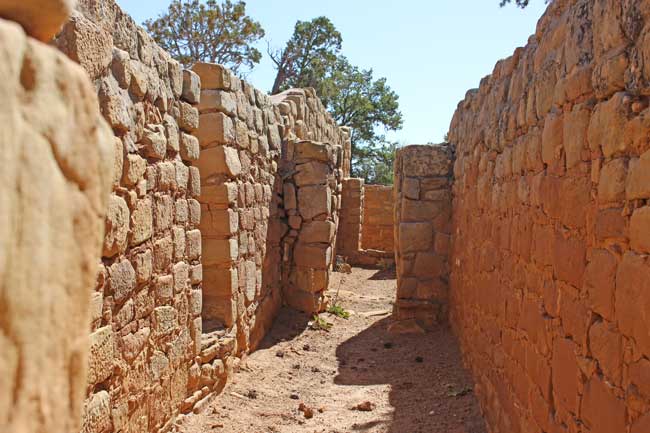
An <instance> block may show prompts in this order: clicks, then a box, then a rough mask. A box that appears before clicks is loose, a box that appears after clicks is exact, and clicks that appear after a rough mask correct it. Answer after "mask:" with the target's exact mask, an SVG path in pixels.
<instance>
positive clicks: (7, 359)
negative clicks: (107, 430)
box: [0, 2, 113, 433]
mask: <svg viewBox="0 0 650 433" xmlns="http://www.w3.org/2000/svg"><path fill="white" fill-rule="evenodd" d="M69 3H70V2H65V4H61V3H60V2H58V4H57V2H43V4H41V3H39V4H36V3H35V2H22V3H21V4H17V3H15V2H4V3H2V4H0V16H3V17H10V18H12V19H15V20H18V21H19V22H20V24H21V25H23V26H24V28H25V29H26V31H27V32H28V34H29V35H31V36H33V37H38V38H39V39H42V40H44V41H46V40H49V39H51V37H52V36H53V35H54V33H55V32H56V31H57V30H58V29H59V27H60V26H61V24H62V23H63V21H64V20H65V18H66V17H67V14H68V12H69V10H68V9H67V6H69ZM0 52H1V53H2V62H1V63H0V76H1V77H2V80H0V96H1V98H2V102H3V103H2V105H1V106H0V125H2V128H1V132H0V165H1V166H2V168H0V426H1V428H0V430H2V431H3V432H7V433H11V432H37V431H38V432H42V431H47V432H52V433H70V432H77V431H79V429H80V422H81V413H82V410H83V406H82V403H83V398H84V394H85V383H86V376H87V373H88V374H89V375H91V374H93V371H92V370H89V369H88V368H87V358H88V324H89V322H90V318H89V311H90V310H91V299H90V293H91V292H92V287H93V285H94V281H95V277H96V275H97V270H98V261H99V257H100V255H101V249H102V238H103V232H104V223H103V221H104V216H105V215H106V207H107V199H108V193H109V191H110V188H111V180H112V177H113V173H112V169H113V164H112V161H113V141H112V140H113V134H112V132H111V130H110V128H109V126H108V125H107V123H106V122H105V121H104V119H103V118H102V117H101V114H100V112H99V105H98V103H97V97H96V95H95V89H94V88H93V87H92V84H91V82H90V80H89V79H88V77H87V76H86V74H85V72H84V71H83V69H82V68H81V67H79V66H78V65H76V64H75V63H74V62H72V61H70V60H69V59H67V58H66V57H65V56H64V55H63V54H61V53H60V52H58V51H57V50H55V49H54V48H52V47H49V46H47V45H45V44H44V43H41V42H38V41H37V40H35V39H32V37H28V36H27V35H26V34H25V33H24V31H23V29H21V27H20V26H19V25H18V24H16V23H15V22H10V21H6V20H4V19H2V20H0ZM97 398H98V399H100V400H101V401H102V402H103V403H105V404H108V394H107V393H106V391H104V392H102V393H100V395H98V397H97Z"/></svg>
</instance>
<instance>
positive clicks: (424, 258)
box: [394, 145, 453, 329]
mask: <svg viewBox="0 0 650 433" xmlns="http://www.w3.org/2000/svg"><path fill="white" fill-rule="evenodd" d="M452 158H453V152H452V150H451V148H450V147H449V146H448V145H437V146H431V145H425V146H422V145H413V146H406V147H404V148H401V149H399V150H398V151H397V155H396V157H395V186H394V197H395V198H394V202H395V217H394V220H395V245H396V248H395V260H396V265H397V299H396V302H395V311H394V319H395V320H396V321H397V322H410V324H411V325H412V327H415V328H416V329H417V328H418V327H419V328H421V329H431V328H433V327H434V326H436V325H439V324H442V323H444V322H445V321H446V320H447V316H448V306H449V252H450V244H451V183H452V182H451V181H452V179H451V175H452V173H451V168H452ZM404 325H406V323H404ZM413 325H414V326H413Z"/></svg>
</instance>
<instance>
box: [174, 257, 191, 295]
mask: <svg viewBox="0 0 650 433" xmlns="http://www.w3.org/2000/svg"><path fill="white" fill-rule="evenodd" d="M172 275H173V277H174V293H183V292H184V291H185V289H186V288H187V283H188V281H189V279H190V267H189V265H188V264H187V263H185V262H178V263H176V264H175V265H174V267H173V268H172Z"/></svg>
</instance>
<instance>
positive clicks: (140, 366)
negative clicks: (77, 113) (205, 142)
mask: <svg viewBox="0 0 650 433" xmlns="http://www.w3.org/2000/svg"><path fill="white" fill-rule="evenodd" d="M56 45H57V46H58V47H59V48H60V49H61V50H62V51H63V52H65V53H66V54H67V55H68V56H69V57H70V58H71V59H73V60H75V61H77V62H78V63H80V64H81V66H83V67H84V68H85V70H86V71H87V73H88V75H89V76H90V77H91V79H93V80H94V82H95V86H96V89H97V93H98V95H99V106H100V108H101V112H102V114H103V115H104V118H105V119H106V120H107V121H108V123H109V124H110V126H111V127H112V129H113V133H114V146H115V156H116V157H115V159H114V168H115V176H114V178H113V194H112V195H111V196H110V199H109V211H108V216H107V218H106V227H105V229H106V236H105V238H104V246H103V259H102V265H101V271H100V273H99V277H98V280H97V285H96V289H95V291H94V293H93V294H92V311H91V323H92V325H91V335H90V359H89V373H88V378H87V400H86V404H85V414H84V422H83V426H82V432H84V433H85V432H89V433H90V432H104V431H123V432H144V431H158V430H163V429H165V428H167V427H168V426H169V423H170V422H171V421H172V420H173V418H174V416H175V415H176V414H177V413H178V411H179V408H180V406H181V403H182V402H183V400H184V399H185V398H186V393H187V390H188V388H191V385H192V382H193V381H196V380H197V379H196V374H195V373H196V370H197V368H198V365H197V363H196V361H195V358H196V357H197V355H198V354H199V353H200V350H201V302H202V293H201V279H202V277H201V274H202V272H201V271H202V267H201V232H200V231H199V221H200V212H201V209H200V205H199V202H198V201H197V200H196V198H197V197H198V196H199V194H200V179H199V171H198V169H197V168H196V167H192V166H191V163H192V161H194V160H196V159H197V158H198V156H199V144H198V141H197V139H196V137H194V136H193V135H192V134H193V132H194V131H195V130H196V129H197V127H198V121H199V113H198V110H197V108H196V107H195V106H194V105H196V104H197V103H198V102H199V97H200V94H199V92H200V84H199V82H198V80H197V77H196V76H195V75H194V74H192V73H191V72H189V71H185V72H183V71H182V69H181V66H180V64H179V63H178V62H177V61H175V60H173V59H172V58H171V57H170V56H169V55H168V54H167V53H166V52H165V51H163V50H162V49H161V48H159V47H158V46H157V45H156V44H155V43H154V42H153V40H152V39H151V38H150V37H149V36H148V35H147V34H146V33H145V32H144V31H143V30H142V29H141V28H140V27H138V26H137V25H136V24H135V22H134V21H133V20H132V19H131V18H130V17H128V16H127V15H126V14H124V13H123V12H122V11H121V10H120V9H119V7H118V6H117V5H116V4H115V3H114V2H112V1H111V0H107V1H95V0H82V1H81V2H80V3H79V5H78V9H77V11H75V12H74V13H73V15H72V17H71V19H70V21H69V22H68V23H67V24H66V26H65V27H64V29H63V31H62V32H61V34H60V35H59V36H58V38H57V40H56Z"/></svg>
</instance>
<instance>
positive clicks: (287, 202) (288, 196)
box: [282, 182, 298, 210]
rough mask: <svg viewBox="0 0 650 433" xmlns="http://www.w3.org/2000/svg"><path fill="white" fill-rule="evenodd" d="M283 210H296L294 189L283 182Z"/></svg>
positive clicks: (290, 184)
mask: <svg viewBox="0 0 650 433" xmlns="http://www.w3.org/2000/svg"><path fill="white" fill-rule="evenodd" d="M282 188H283V197H284V208H285V209H286V210H290V209H297V208H298V202H297V199H296V187H295V186H294V184H292V183H287V182H285V183H284V185H283V187H282Z"/></svg>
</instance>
